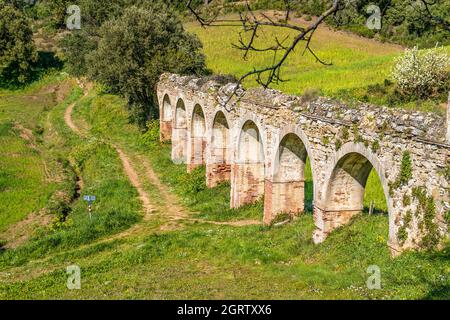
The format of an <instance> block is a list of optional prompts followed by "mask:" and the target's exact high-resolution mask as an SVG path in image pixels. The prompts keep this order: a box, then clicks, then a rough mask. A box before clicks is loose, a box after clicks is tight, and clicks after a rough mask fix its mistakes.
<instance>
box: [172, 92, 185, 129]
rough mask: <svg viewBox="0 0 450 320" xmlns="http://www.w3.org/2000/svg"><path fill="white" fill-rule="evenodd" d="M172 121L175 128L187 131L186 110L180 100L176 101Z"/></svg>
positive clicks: (182, 101)
mask: <svg viewBox="0 0 450 320" xmlns="http://www.w3.org/2000/svg"><path fill="white" fill-rule="evenodd" d="M174 119H175V120H174V125H175V128H183V129H187V109H186V104H185V102H184V100H183V99H182V98H178V99H177V104H176V105H175V117H174Z"/></svg>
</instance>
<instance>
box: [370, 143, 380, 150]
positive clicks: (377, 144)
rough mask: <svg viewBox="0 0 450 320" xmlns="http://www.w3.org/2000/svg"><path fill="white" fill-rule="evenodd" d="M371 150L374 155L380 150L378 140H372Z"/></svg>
mask: <svg viewBox="0 0 450 320" xmlns="http://www.w3.org/2000/svg"><path fill="white" fill-rule="evenodd" d="M371 149H372V151H373V152H375V153H376V152H377V151H378V150H380V142H379V141H378V140H374V141H373V142H372V145H371Z"/></svg>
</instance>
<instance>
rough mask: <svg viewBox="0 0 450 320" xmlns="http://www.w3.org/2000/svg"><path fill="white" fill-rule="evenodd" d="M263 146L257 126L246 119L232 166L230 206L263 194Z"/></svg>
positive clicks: (253, 200) (241, 203) (234, 206)
mask: <svg viewBox="0 0 450 320" xmlns="http://www.w3.org/2000/svg"><path fill="white" fill-rule="evenodd" d="M264 175H265V168H264V146H263V141H262V138H261V133H260V131H259V129H258V126H257V125H256V124H255V123H254V122H253V121H250V120H249V121H247V122H246V123H245V124H244V125H243V127H242V130H241V133H240V136H239V141H238V152H237V159H236V162H235V164H234V166H233V182H232V192H231V195H232V197H231V206H232V207H233V208H238V207H240V206H242V205H245V204H249V203H253V202H255V201H257V200H259V199H260V198H261V197H262V196H263V194H264Z"/></svg>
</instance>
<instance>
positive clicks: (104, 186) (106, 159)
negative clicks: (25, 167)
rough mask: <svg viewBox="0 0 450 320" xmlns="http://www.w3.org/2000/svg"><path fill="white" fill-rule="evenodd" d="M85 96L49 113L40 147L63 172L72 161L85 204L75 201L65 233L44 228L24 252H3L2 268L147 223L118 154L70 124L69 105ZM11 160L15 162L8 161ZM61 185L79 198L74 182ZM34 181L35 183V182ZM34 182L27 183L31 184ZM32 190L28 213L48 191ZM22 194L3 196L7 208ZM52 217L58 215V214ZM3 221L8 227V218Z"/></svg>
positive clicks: (74, 94) (77, 95) (76, 93)
mask: <svg viewBox="0 0 450 320" xmlns="http://www.w3.org/2000/svg"><path fill="white" fill-rule="evenodd" d="M81 94H82V92H81V91H80V90H79V89H75V90H73V91H72V93H71V95H70V96H69V97H68V98H67V100H66V101H65V102H64V103H60V104H58V105H56V106H54V107H52V108H51V109H50V110H49V111H48V112H46V116H45V121H43V122H42V123H40V125H42V127H43V137H42V141H41V142H40V143H39V147H40V148H42V150H45V155H46V157H47V158H48V159H50V160H52V161H53V162H55V163H60V164H61V165H62V166H65V167H69V168H70V166H71V165H69V164H68V159H73V162H74V163H75V164H76V165H75V168H70V169H71V170H68V171H70V172H72V173H73V171H78V172H80V174H81V176H82V179H83V181H84V186H85V187H84V189H83V193H82V194H81V197H80V198H75V199H74V202H73V203H72V204H71V211H70V214H69V219H68V221H66V222H65V223H64V224H63V226H62V227H60V228H56V229H55V228H52V225H50V226H48V227H43V228H42V229H41V230H38V232H37V234H35V235H34V236H33V237H32V238H31V240H30V241H29V242H27V243H26V244H25V245H24V246H22V247H19V248H18V249H15V250H7V251H5V252H3V253H2V254H1V255H0V265H1V266H19V265H23V264H24V263H26V262H27V261H29V260H30V259H38V258H41V257H42V256H44V255H45V254H47V253H49V252H52V253H54V252H57V251H60V250H63V249H68V248H73V247H76V246H79V245H81V244H86V243H90V242H92V241H93V240H95V239H98V238H101V237H104V236H107V235H110V234H113V233H117V232H119V231H122V230H125V229H127V228H128V227H130V226H131V225H133V224H135V223H136V222H138V221H139V220H140V219H141V217H142V213H141V209H142V208H141V204H140V202H139V200H138V198H137V191H136V190H135V189H134V187H133V186H132V185H131V184H130V182H129V181H128V179H127V177H126V175H125V173H124V172H123V168H122V163H121V161H120V159H119V158H118V155H117V153H116V151H115V150H114V149H113V148H112V147H111V146H110V145H109V144H107V143H105V142H102V141H100V140H96V139H91V140H88V141H83V140H82V139H80V138H79V137H78V136H76V135H75V134H74V133H73V132H72V131H71V130H70V129H69V128H68V127H67V126H66V124H65V123H64V119H63V116H64V111H65V109H66V108H67V106H68V104H69V103H72V102H73V101H76V100H78V99H79V98H80V97H81ZM1 147H4V148H10V146H8V145H6V144H2V145H1ZM7 159H10V158H9V157H7ZM22 161H25V160H22ZM35 161H36V162H37V163H40V161H41V159H39V157H37V160H35ZM13 167H14V166H13ZM31 168H32V166H31ZM61 174H66V175H67V174H68V172H61ZM61 179H62V180H69V181H71V182H72V185H71V187H72V190H69V191H68V192H69V193H70V192H72V194H73V193H74V192H75V190H74V188H75V186H74V184H73V183H74V181H73V179H74V177H73V176H70V175H69V176H62V177H61ZM28 180H30V179H28ZM30 181H31V182H33V180H30ZM30 181H26V182H27V183H28V184H30ZM58 186H59V189H58V190H60V189H61V188H62V187H65V188H67V186H66V185H64V186H62V185H61V183H60V184H59V185H58ZM30 188H33V189H32V190H31V191H32V192H30V195H29V196H30V197H31V198H30V199H29V200H27V199H23V200H22V204H21V205H22V207H26V206H27V205H29V204H33V203H34V202H35V201H36V199H34V197H36V196H35V193H42V192H43V191H44V190H43V188H42V187H41V186H40V185H39V184H36V185H33V186H30ZM20 190H21V189H20V187H17V188H11V191H12V192H11V194H13V196H9V194H8V193H3V192H2V197H3V199H4V203H6V204H10V203H15V202H14V201H15V199H16V197H17V196H16V195H14V194H15V191H20ZM66 191H67V190H66ZM33 192H34V193H33ZM86 194H93V195H96V196H97V201H96V202H95V203H94V205H93V216H92V220H91V219H90V218H89V216H88V210H87V204H86V203H85V202H84V201H83V200H82V197H83V195H86ZM49 198H50V196H48V198H47V199H45V200H47V201H48V200H49ZM2 203H3V202H2ZM45 204H47V203H46V201H42V203H41V205H42V206H44V205H45ZM48 214H50V215H53V214H54V212H49V213H48ZM1 220H2V222H3V221H8V220H7V219H3V218H2V219H1Z"/></svg>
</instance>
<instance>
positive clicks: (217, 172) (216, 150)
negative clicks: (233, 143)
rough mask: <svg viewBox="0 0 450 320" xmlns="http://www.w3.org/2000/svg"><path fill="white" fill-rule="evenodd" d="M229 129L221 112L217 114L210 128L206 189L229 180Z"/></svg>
mask: <svg viewBox="0 0 450 320" xmlns="http://www.w3.org/2000/svg"><path fill="white" fill-rule="evenodd" d="M229 145H230V128H229V125H228V121H227V118H226V117H225V114H224V113H223V112H222V111H219V112H217V114H216V116H215V118H214V121H213V126H212V132H211V146H210V152H211V154H210V158H209V159H208V163H207V166H206V182H207V185H208V187H210V188H212V187H215V186H217V185H218V184H219V183H221V182H223V181H229V180H230V173H231V165H230V147H229Z"/></svg>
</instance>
